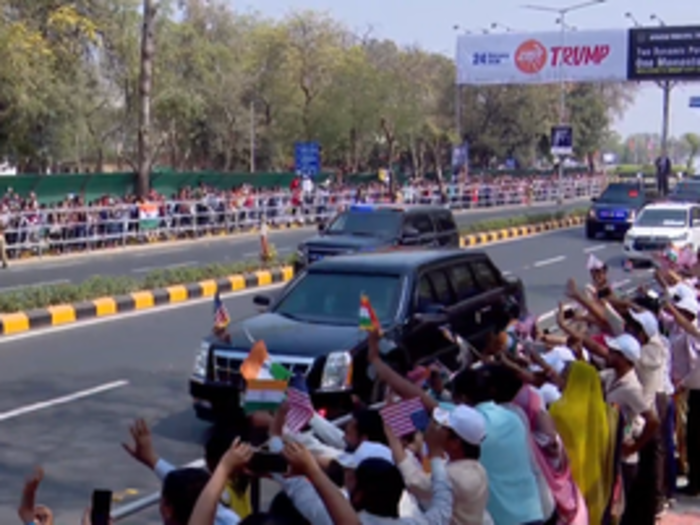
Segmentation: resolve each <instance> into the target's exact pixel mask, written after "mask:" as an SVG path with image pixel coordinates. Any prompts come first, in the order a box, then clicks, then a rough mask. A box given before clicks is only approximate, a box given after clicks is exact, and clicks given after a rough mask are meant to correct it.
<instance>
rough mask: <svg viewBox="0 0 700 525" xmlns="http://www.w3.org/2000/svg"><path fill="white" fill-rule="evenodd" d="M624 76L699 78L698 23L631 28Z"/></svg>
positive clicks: (649, 78) (699, 47) (630, 77)
mask: <svg viewBox="0 0 700 525" xmlns="http://www.w3.org/2000/svg"><path fill="white" fill-rule="evenodd" d="M627 77H628V79H629V80H698V79H700V26H687V27H668V26H664V27H649V28H646V27H645V28H635V29H630V31H629V57H628V61H627Z"/></svg>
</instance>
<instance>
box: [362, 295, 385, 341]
mask: <svg viewBox="0 0 700 525" xmlns="http://www.w3.org/2000/svg"><path fill="white" fill-rule="evenodd" d="M381 327H382V325H381V324H380V322H379V319H378V318H377V314H376V313H374V308H372V303H370V302H369V297H367V296H366V295H364V294H363V295H361V296H360V330H366V331H368V332H371V331H374V330H381Z"/></svg>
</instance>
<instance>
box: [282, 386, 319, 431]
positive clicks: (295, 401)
mask: <svg viewBox="0 0 700 525" xmlns="http://www.w3.org/2000/svg"><path fill="white" fill-rule="evenodd" d="M287 402H288V403H289V412H287V421H286V422H285V424H286V425H287V428H288V429H289V431H290V432H299V431H300V430H301V429H302V428H304V427H305V426H306V424H307V423H308V422H309V420H310V419H311V418H312V417H313V415H314V406H313V404H311V397H309V391H308V389H307V388H306V378H305V377H304V376H303V375H301V374H296V375H295V376H294V377H292V379H291V380H290V381H289V388H288V389H287Z"/></svg>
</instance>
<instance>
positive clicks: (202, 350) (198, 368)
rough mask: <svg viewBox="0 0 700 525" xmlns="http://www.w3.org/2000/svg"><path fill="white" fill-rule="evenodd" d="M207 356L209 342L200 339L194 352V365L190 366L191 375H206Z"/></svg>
mask: <svg viewBox="0 0 700 525" xmlns="http://www.w3.org/2000/svg"><path fill="white" fill-rule="evenodd" d="M208 357H209V343H207V342H204V341H202V344H201V345H199V348H198V349H197V350H196V351H195V354H194V367H193V368H192V375H194V376H197V377H202V378H204V377H206V375H207V359H208Z"/></svg>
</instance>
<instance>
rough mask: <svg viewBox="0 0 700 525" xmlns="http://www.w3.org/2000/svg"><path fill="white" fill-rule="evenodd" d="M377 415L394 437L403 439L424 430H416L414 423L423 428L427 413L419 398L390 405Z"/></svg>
mask: <svg viewBox="0 0 700 525" xmlns="http://www.w3.org/2000/svg"><path fill="white" fill-rule="evenodd" d="M379 413H380V414H381V416H382V419H383V420H384V423H385V424H386V426H388V427H389V428H390V429H391V431H392V432H393V433H394V435H395V436H396V437H403V436H405V435H407V434H411V433H413V432H415V431H416V430H425V428H418V427H417V426H416V423H417V422H418V421H420V422H421V424H420V426H421V427H425V426H427V425H425V421H424V420H425V419H426V417H427V412H426V410H425V407H424V406H423V402H422V401H421V400H420V398H418V397H416V398H413V399H406V400H404V401H399V402H398V403H392V404H390V405H387V406H385V407H384V408H382V409H381V410H380V411H379Z"/></svg>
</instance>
